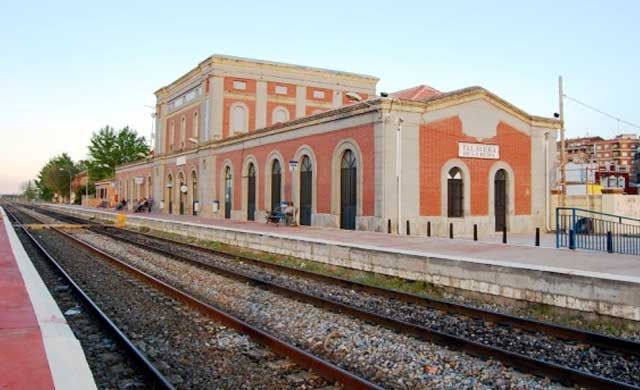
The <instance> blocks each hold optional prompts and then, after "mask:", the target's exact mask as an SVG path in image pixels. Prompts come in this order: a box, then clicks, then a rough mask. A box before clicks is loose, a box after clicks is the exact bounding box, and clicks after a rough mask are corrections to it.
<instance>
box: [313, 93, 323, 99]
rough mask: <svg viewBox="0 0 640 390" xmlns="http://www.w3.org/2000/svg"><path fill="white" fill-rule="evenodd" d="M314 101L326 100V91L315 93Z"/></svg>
mask: <svg viewBox="0 0 640 390" xmlns="http://www.w3.org/2000/svg"><path fill="white" fill-rule="evenodd" d="M313 98H314V99H324V91H313Z"/></svg>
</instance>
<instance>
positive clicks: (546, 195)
mask: <svg viewBox="0 0 640 390" xmlns="http://www.w3.org/2000/svg"><path fill="white" fill-rule="evenodd" d="M549 198H550V197H549V132H545V133H544V227H545V228H546V229H547V232H549V231H551V229H550V227H549V215H550V212H549V211H550V207H549Z"/></svg>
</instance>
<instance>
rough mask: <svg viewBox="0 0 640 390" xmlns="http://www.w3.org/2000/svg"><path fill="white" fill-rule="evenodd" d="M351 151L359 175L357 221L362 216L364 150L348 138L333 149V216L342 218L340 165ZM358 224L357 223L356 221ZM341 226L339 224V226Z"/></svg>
mask: <svg viewBox="0 0 640 390" xmlns="http://www.w3.org/2000/svg"><path fill="white" fill-rule="evenodd" d="M347 149H351V151H353V153H354V154H355V156H356V164H357V168H356V174H357V175H358V177H357V178H356V179H357V186H358V188H357V189H356V209H357V212H356V220H357V217H360V216H362V187H363V184H364V180H363V177H362V176H363V172H364V161H363V158H362V149H360V146H359V145H358V143H357V142H356V140H354V139H353V138H346V139H343V140H342V141H340V142H339V143H338V144H337V145H336V147H335V148H334V149H333V156H332V158H331V214H333V215H335V216H337V217H338V219H337V221H338V222H339V218H340V163H341V162H342V155H343V153H344V152H345V151H346V150H347ZM356 222H357V221H356ZM339 225H340V224H339V223H338V226H339Z"/></svg>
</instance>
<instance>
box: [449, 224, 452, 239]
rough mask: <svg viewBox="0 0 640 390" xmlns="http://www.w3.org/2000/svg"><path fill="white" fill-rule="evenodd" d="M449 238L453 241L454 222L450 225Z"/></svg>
mask: <svg viewBox="0 0 640 390" xmlns="http://www.w3.org/2000/svg"><path fill="white" fill-rule="evenodd" d="M449 238H450V239H452V240H453V222H452V223H450V224H449Z"/></svg>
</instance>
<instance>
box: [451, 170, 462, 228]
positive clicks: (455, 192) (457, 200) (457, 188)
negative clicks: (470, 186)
mask: <svg viewBox="0 0 640 390" xmlns="http://www.w3.org/2000/svg"><path fill="white" fill-rule="evenodd" d="M447 216H448V217H449V218H462V217H464V182H463V181H462V171H461V170H460V168H458V167H453V168H451V169H450V170H449V173H448V174H447Z"/></svg>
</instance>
